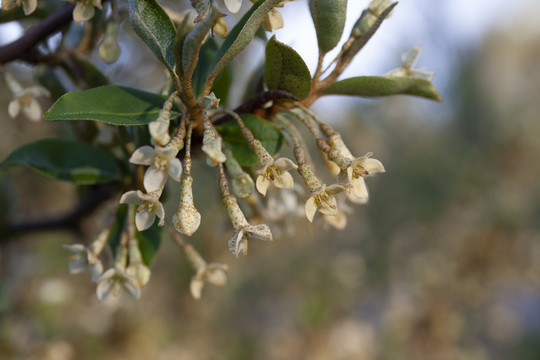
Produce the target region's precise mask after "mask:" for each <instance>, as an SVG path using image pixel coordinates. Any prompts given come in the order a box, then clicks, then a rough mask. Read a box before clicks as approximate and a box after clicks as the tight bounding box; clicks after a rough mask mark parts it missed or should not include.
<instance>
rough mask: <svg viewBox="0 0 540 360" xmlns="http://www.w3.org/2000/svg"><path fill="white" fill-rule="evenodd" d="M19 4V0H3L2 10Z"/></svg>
mask: <svg viewBox="0 0 540 360" xmlns="http://www.w3.org/2000/svg"><path fill="white" fill-rule="evenodd" d="M18 5H19V4H17V0H2V10H11V9H14V8H15V7H17V6H18Z"/></svg>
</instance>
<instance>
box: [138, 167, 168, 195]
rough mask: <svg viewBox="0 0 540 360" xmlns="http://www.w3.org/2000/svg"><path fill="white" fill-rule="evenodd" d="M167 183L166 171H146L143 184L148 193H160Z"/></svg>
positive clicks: (151, 169)
mask: <svg viewBox="0 0 540 360" xmlns="http://www.w3.org/2000/svg"><path fill="white" fill-rule="evenodd" d="M166 182H167V174H166V173H165V172H164V171H161V170H157V169H155V168H153V167H149V168H148V169H146V172H145V173H144V179H143V184H144V188H145V189H146V191H147V192H149V193H151V192H154V191H158V190H159V189H161V187H162V186H165V183H166Z"/></svg>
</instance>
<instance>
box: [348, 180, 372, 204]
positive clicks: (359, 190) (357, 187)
mask: <svg viewBox="0 0 540 360" xmlns="http://www.w3.org/2000/svg"><path fill="white" fill-rule="evenodd" d="M350 193H351V195H353V197H350V196H349V199H350V200H351V201H353V202H356V203H359V204H365V203H366V202H367V201H368V198H369V195H368V191H367V187H366V182H365V180H364V178H363V177H362V176H360V177H358V178H352V179H351V191H350Z"/></svg>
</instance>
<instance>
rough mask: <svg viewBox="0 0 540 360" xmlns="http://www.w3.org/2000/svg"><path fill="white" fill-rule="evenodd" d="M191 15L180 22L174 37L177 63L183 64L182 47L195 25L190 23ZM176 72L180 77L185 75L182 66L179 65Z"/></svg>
mask: <svg viewBox="0 0 540 360" xmlns="http://www.w3.org/2000/svg"><path fill="white" fill-rule="evenodd" d="M188 20H189V16H185V17H184V19H183V20H182V22H181V23H180V24H178V29H177V30H176V35H175V37H174V59H175V62H176V63H177V64H182V62H183V61H182V49H183V48H184V41H185V40H186V36H187V34H189V32H190V31H191V29H192V28H193V26H191V25H190V24H188ZM175 70H176V73H177V74H178V76H179V77H180V78H182V77H183V76H184V71H183V69H182V66H180V65H178V66H177V67H176V69H175Z"/></svg>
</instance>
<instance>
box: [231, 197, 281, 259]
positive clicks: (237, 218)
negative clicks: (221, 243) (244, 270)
mask: <svg viewBox="0 0 540 360" xmlns="http://www.w3.org/2000/svg"><path fill="white" fill-rule="evenodd" d="M223 204H224V205H225V207H226V208H227V212H228V213H229V218H230V219H231V222H232V224H233V228H234V234H233V236H232V238H231V239H230V240H229V241H228V246H229V250H230V251H231V252H232V253H233V254H234V255H235V256H236V257H238V256H239V255H240V254H242V255H246V254H247V250H248V240H251V239H259V240H264V241H272V240H273V239H272V232H271V231H270V228H269V227H268V225H266V224H259V225H251V224H250V223H248V221H247V220H246V217H245V216H244V213H243V212H242V210H241V209H240V207H239V206H238V203H237V202H236V199H235V198H234V196H231V195H229V196H226V197H225V198H224V199H223Z"/></svg>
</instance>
